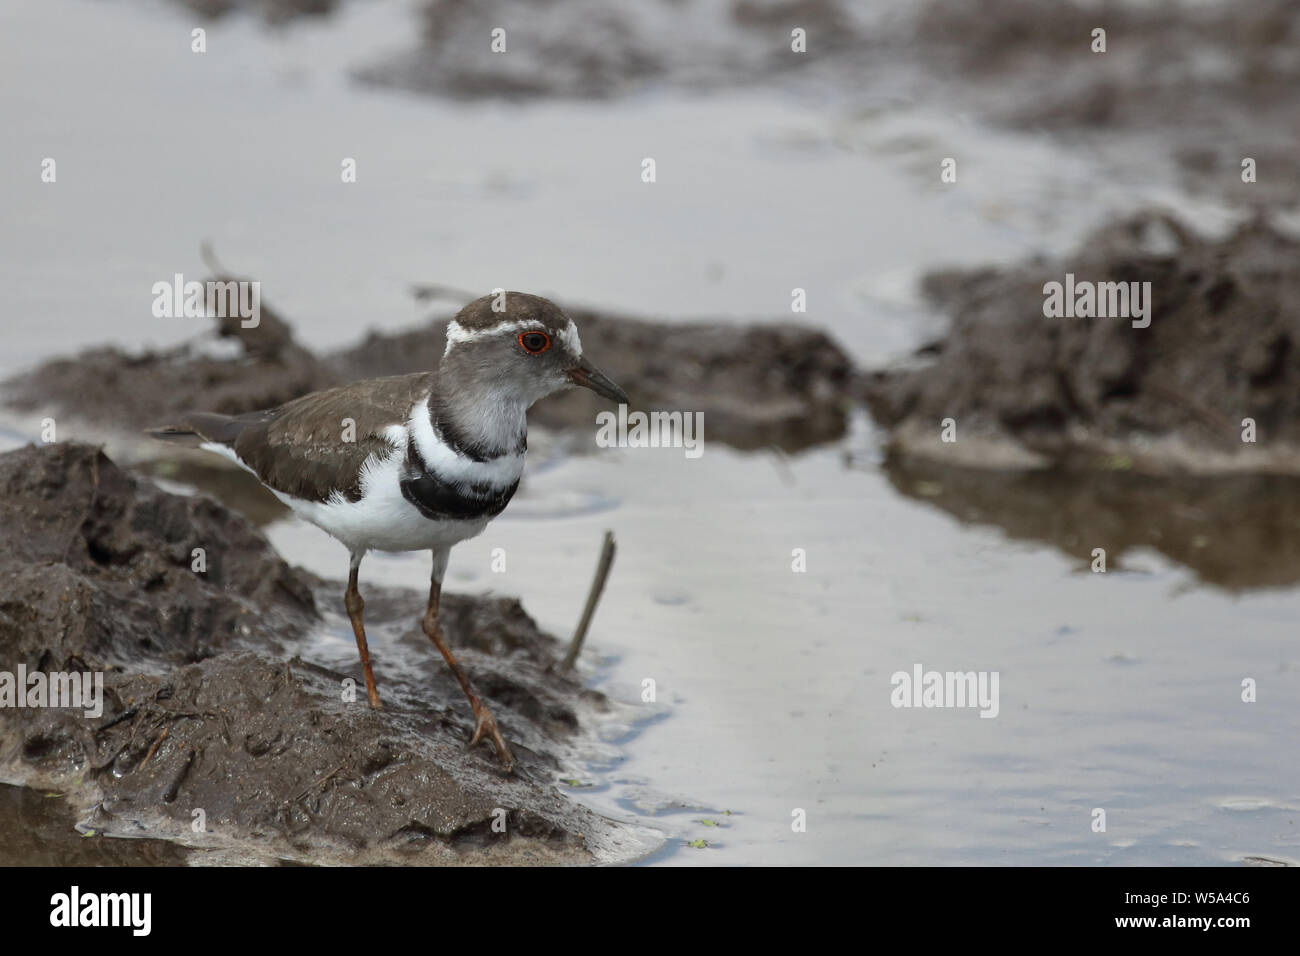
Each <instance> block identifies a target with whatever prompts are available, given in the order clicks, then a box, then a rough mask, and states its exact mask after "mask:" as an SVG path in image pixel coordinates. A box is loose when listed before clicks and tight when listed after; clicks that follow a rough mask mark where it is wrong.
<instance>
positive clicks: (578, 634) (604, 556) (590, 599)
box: [560, 531, 615, 672]
mask: <svg viewBox="0 0 1300 956" xmlns="http://www.w3.org/2000/svg"><path fill="white" fill-rule="evenodd" d="M614 551H615V548H614V532H612V531H606V532H605V543H604V544H603V545H602V546H601V549H600V563H599V564H597V565H596V577H595V579H594V580H593V581H592V582H591V591H590V592H589V593H588V594H587V606H586V607H584V608H583V609H582V619H581V620H580V621H579V622H578V629H577V630H576V631H574V632H573V640H572V641H571V642H570V643H569V652H568V653H567V654H565V655H564V661H563V663H561V664H560V670H561V671H562V672H563V671H568V670H571V669H572V668H573V662H574V661H576V660H577V659H578V654H579V653H581V652H582V642H583V641H584V640H586V639H587V628H588V627H590V626H591V619H592V617H593V616H595V613H596V604H597V603H599V601H600V595H601V592H602V591H604V590H605V580H606V579H607V578H608V577H609V569H610V568H611V567H613V566H614Z"/></svg>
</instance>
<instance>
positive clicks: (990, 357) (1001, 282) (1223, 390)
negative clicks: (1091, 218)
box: [867, 212, 1300, 474]
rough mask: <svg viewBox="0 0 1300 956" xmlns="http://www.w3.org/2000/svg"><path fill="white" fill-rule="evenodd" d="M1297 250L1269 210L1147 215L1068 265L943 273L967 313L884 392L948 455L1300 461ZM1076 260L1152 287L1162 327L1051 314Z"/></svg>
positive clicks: (925, 450)
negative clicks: (1244, 214)
mask: <svg viewBox="0 0 1300 956" xmlns="http://www.w3.org/2000/svg"><path fill="white" fill-rule="evenodd" d="M1298 254H1300V243H1298V242H1297V241H1296V240H1294V239H1292V238H1290V237H1287V236H1284V235H1282V234H1281V233H1279V232H1277V231H1275V230H1274V229H1273V228H1272V227H1270V226H1269V225H1268V224H1266V223H1265V222H1263V221H1260V220H1255V221H1252V222H1249V223H1247V224H1245V225H1243V226H1241V227H1240V228H1239V229H1237V230H1236V231H1235V232H1233V233H1232V234H1231V235H1229V236H1228V237H1227V238H1225V239H1224V240H1222V241H1213V240H1208V239H1204V238H1201V237H1198V236H1196V235H1194V234H1192V233H1191V232H1189V231H1188V230H1187V229H1185V228H1184V227H1183V226H1182V225H1180V224H1179V223H1178V222H1177V221H1175V220H1173V219H1171V218H1169V217H1168V216H1165V215H1163V214H1160V213H1154V212H1146V213H1141V214H1138V215H1136V216H1134V217H1131V218H1130V219H1127V220H1125V221H1122V222H1120V223H1117V224H1115V225H1113V226H1109V227H1106V228H1103V229H1102V230H1099V231H1098V232H1096V233H1095V234H1094V235H1092V236H1091V237H1089V238H1088V239H1087V240H1086V241H1085V242H1083V243H1082V245H1081V246H1080V247H1079V249H1078V250H1077V251H1076V252H1075V253H1074V254H1072V255H1070V256H1067V257H1065V258H1064V259H1062V260H1060V261H1043V260H1038V261H1032V262H1028V263H1025V264H1023V265H1020V266H1016V267H1012V268H1007V269H982V270H975V271H963V272H940V273H932V274H930V275H929V276H927V278H926V280H925V289H926V292H927V293H928V294H929V295H930V296H931V297H932V298H933V299H934V300H935V301H936V302H937V303H938V304H939V305H940V306H941V307H942V308H944V309H945V310H946V311H948V312H950V313H951V314H952V326H951V328H950V330H949V332H948V334H947V336H946V338H945V339H944V340H943V341H940V342H935V343H932V344H930V345H927V346H925V347H923V348H922V349H921V350H920V351H919V352H918V354H917V356H916V359H917V361H918V362H920V363H924V364H922V365H921V366H920V367H912V368H905V369H897V370H888V371H882V372H878V373H876V374H875V376H874V377H873V379H872V381H871V382H870V383H869V385H868V387H867V394H868V404H869V406H870V408H871V410H872V412H873V414H874V415H875V417H876V418H877V420H878V421H880V422H881V423H883V424H884V425H885V426H886V427H887V428H888V429H889V430H890V443H891V445H892V447H893V449H894V450H895V451H896V452H900V453H903V454H908V455H917V456H921V457H926V458H930V459H933V460H936V461H943V462H947V463H949V464H956V465H964V466H979V467H1038V466H1043V465H1047V464H1064V465H1068V466H1071V467H1083V468H1092V467H1102V468H1109V469H1121V470H1136V471H1143V472H1178V471H1188V472H1206V473H1212V472H1275V473H1290V474H1295V473H1300V354H1297V349H1296V344H1297V342H1300V305H1297V303H1298V302H1300V298H1298V296H1300V274H1298V273H1297V272H1296V270H1295V262H1296V261H1297V255H1298ZM1067 273H1070V274H1073V275H1074V276H1075V277H1076V281H1080V282H1082V281H1088V282H1097V283H1100V282H1122V283H1150V286H1149V289H1150V299H1151V313H1150V325H1149V327H1147V328H1135V327H1134V326H1133V320H1131V319H1130V318H1127V317H1118V318H1049V317H1046V316H1045V315H1044V300H1045V298H1046V295H1045V292H1044V285H1045V284H1046V283H1049V282H1059V283H1064V282H1065V280H1066V275H1067ZM947 418H951V419H953V420H954V421H955V433H956V441H954V442H944V441H942V440H941V434H940V431H941V424H940V423H941V422H942V421H943V420H944V419H947ZM1245 419H1251V420H1253V422H1254V423H1255V426H1254V431H1255V439H1256V440H1255V441H1254V442H1249V441H1243V434H1244V433H1247V429H1246V428H1245V427H1243V420H1245ZM1247 434H1248V433H1247Z"/></svg>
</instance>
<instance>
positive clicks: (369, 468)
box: [150, 290, 628, 773]
mask: <svg viewBox="0 0 1300 956" xmlns="http://www.w3.org/2000/svg"><path fill="white" fill-rule="evenodd" d="M574 386H581V387H585V388H589V389H591V390H592V391H594V392H596V393H597V394H598V395H601V396H603V397H605V398H607V399H610V400H612V401H614V402H617V403H619V404H622V405H626V404H628V396H627V394H626V393H625V392H624V391H623V389H621V388H619V386H617V385H616V384H614V382H612V381H611V380H610V379H609V378H608V376H606V375H605V374H604V373H602V372H601V371H600V370H599V369H597V368H596V367H595V366H594V365H592V364H591V362H590V361H588V360H587V358H586V357H585V356H584V355H583V353H582V342H581V340H580V339H579V337H578V329H577V327H576V326H575V325H574V322H573V320H572V319H571V318H570V317H569V316H568V315H567V314H565V312H564V311H563V310H562V309H561V308H560V307H559V306H557V305H556V304H555V303H554V302H551V301H550V300H549V299H545V298H542V297H541V296H536V295H530V294H527V293H523V292H503V291H500V290H498V291H495V292H493V293H490V294H488V295H485V296H482V297H480V298H477V299H475V300H474V301H472V302H470V303H469V304H468V305H466V306H465V307H464V308H462V309H461V310H460V311H459V312H458V313H457V314H456V316H455V317H454V318H453V319H452V320H451V321H450V322H449V323H448V325H447V341H446V348H445V351H444V352H443V356H442V359H441V361H440V362H439V364H438V367H437V369H436V370H434V371H429V372H417V373H413V374H408V375H396V376H389V377H386V378H376V379H368V380H365V381H361V382H355V383H353V384H350V385H343V386H340V387H336V388H329V389H325V390H322V391H318V392H312V393H310V394H308V395H304V396H302V397H300V398H296V399H293V400H292V401H289V402H286V403H284V404H283V405H279V406H276V407H274V408H268V409H263V410H260V411H254V412H248V413H245V414H240V415H223V414H218V413H215V412H193V413H190V414H186V415H182V416H181V417H180V419H179V421H178V423H177V424H174V425H167V426H164V427H161V428H156V429H152V430H150V434H151V435H152V436H153V437H155V438H157V439H160V440H162V441H167V442H172V443H179V444H184V445H188V446H191V447H198V448H202V449H204V450H207V451H210V452H214V453H216V454H219V455H222V456H224V457H226V458H229V459H231V460H232V461H234V462H235V463H236V464H237V465H239V466H240V467H242V468H244V469H246V470H247V471H250V472H252V473H253V475H254V476H255V477H256V478H257V479H258V480H259V481H260V482H261V483H262V484H263V485H265V486H266V487H267V488H268V489H270V491H271V492H272V493H273V494H274V495H275V496H276V497H277V498H279V499H280V500H281V501H282V502H283V503H284V504H286V505H287V506H288V507H289V508H290V509H292V511H293V512H294V513H295V514H297V515H298V516H299V517H301V518H304V519H306V520H307V521H309V522H311V523H312V524H314V525H316V526H317V527H319V528H321V529H322V530H323V531H325V532H326V533H327V534H329V535H330V536H331V537H333V538H335V539H336V540H338V541H339V542H340V543H342V544H343V545H344V547H346V548H347V551H348V555H349V562H348V583H347V589H346V591H345V592H344V596H343V604H344V608H345V609H346V610H347V614H348V619H349V620H350V622H351V624H352V631H353V634H354V636H355V637H356V642H357V652H358V654H359V655H360V657H361V667H362V671H363V673H364V674H365V681H366V694H367V697H368V699H369V703H370V706H371V707H372V708H374V709H375V710H382V709H383V704H382V701H381V700H380V697H379V691H378V689H377V687H376V684H375V676H374V671H373V668H372V664H371V659H370V650H369V647H368V645H367V643H366V632H365V622H364V618H363V609H364V607H365V602H364V601H363V600H362V597H361V592H360V589H359V588H358V583H357V582H358V571H359V569H360V567H361V561H362V559H363V558H364V557H365V555H366V554H367V552H369V551H424V550H427V551H429V552H431V554H432V556H433V569H432V574H431V576H430V583H429V599H428V604H427V606H426V609H425V613H424V616H423V618H422V619H421V622H420V623H421V627H422V628H423V630H424V633H425V634H426V635H427V636H428V637H429V639H430V640H431V641H432V642H433V644H434V646H435V647H437V649H438V651H439V652H440V653H441V654H442V656H443V659H444V660H445V661H446V662H447V666H448V667H449V668H450V669H451V672H452V674H453V675H454V676H455V678H456V680H457V682H458V683H459V684H460V687H461V690H462V691H463V692H464V694H465V696H466V698H468V700H469V704H470V708H471V710H472V711H473V714H474V718H475V726H474V733H473V736H472V737H471V738H470V743H469V745H470V746H471V747H473V746H474V745H476V744H478V743H479V742H480V741H482V740H488V741H490V742H491V744H492V746H493V748H494V749H495V751H496V754H497V756H498V758H499V760H500V762H501V764H502V765H503V766H504V768H505V770H506V772H507V773H509V772H511V771H513V769H514V764H515V759H514V755H513V754H512V753H511V751H510V747H509V746H508V745H507V743H506V741H505V738H504V737H503V736H502V735H501V731H500V728H499V727H498V726H497V723H496V720H495V719H494V718H493V716H492V714H491V712H490V711H489V710H488V708H487V706H486V705H485V704H484V703H483V701H482V699H481V698H480V697H479V695H478V693H477V692H476V691H475V690H474V686H473V684H472V683H471V681H470V679H469V675H468V674H467V673H466V672H465V669H464V668H463V667H462V666H461V665H460V663H459V662H458V661H457V660H456V658H455V656H454V655H453V654H452V652H451V649H450V648H449V647H448V646H447V643H446V640H445V639H444V637H443V633H442V628H441V627H440V625H439V621H438V604H439V599H440V597H441V594H442V581H443V577H444V575H445V573H446V570H447V563H448V560H449V557H450V553H451V548H452V547H453V546H454V545H456V544H458V543H460V542H461V541H465V540H467V539H469V538H473V537H474V536H476V535H478V534H480V533H481V532H482V531H483V529H484V528H485V527H487V524H488V522H490V521H491V520H492V519H493V518H495V517H496V516H497V515H499V514H500V513H501V512H502V511H503V510H504V509H505V507H506V505H507V504H509V503H510V499H511V498H512V497H513V495H514V493H515V490H516V489H517V488H518V487H519V480H520V477H521V475H522V474H523V468H524V457H525V454H526V452H527V448H528V424H527V415H526V413H527V411H528V409H529V407H530V406H532V405H533V403H535V402H537V401H538V400H540V399H542V398H545V397H546V396H547V395H550V394H552V393H554V392H557V391H560V390H563V389H566V388H571V387H574Z"/></svg>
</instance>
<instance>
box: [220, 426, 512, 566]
mask: <svg viewBox="0 0 1300 956" xmlns="http://www.w3.org/2000/svg"><path fill="white" fill-rule="evenodd" d="M202 447H203V448H205V449H206V450H208V451H214V452H216V453H217V454H219V455H221V456H222V457H224V458H228V459H230V460H231V461H233V462H235V464H237V465H239V466H240V467H241V468H243V469H244V470H245V471H247V472H249V473H253V474H255V473H254V472H253V470H252V469H251V468H249V467H248V466H247V465H246V464H244V463H243V462H242V461H240V460H239V458H238V456H236V455H235V453H234V452H232V451H231V450H230V449H229V448H226V447H225V446H224V445H218V444H216V443H215V442H205V443H204V444H203V446H202ZM401 467H402V454H401V452H399V451H398V450H397V449H394V450H393V453H392V454H390V455H388V456H386V457H384V458H382V459H380V458H377V457H375V456H372V457H371V458H370V460H369V461H368V462H367V463H366V471H365V474H364V475H363V476H362V479H361V492H362V494H361V498H360V499H358V500H357V501H348V500H347V499H346V498H344V497H342V496H341V495H336V496H335V497H334V498H333V499H331V500H330V501H307V500H305V499H303V498H295V497H293V496H292V495H286V494H284V493H283V492H280V491H276V490H275V489H274V488H271V487H269V486H267V490H268V491H270V492H271V494H273V495H275V496H276V497H277V498H279V499H280V500H281V501H282V502H284V504H285V505H287V506H288V507H289V508H291V509H292V510H293V512H294V514H296V515H298V516H299V517H300V518H303V519H305V520H307V521H310V522H311V523H312V524H314V525H316V527H318V528H320V529H321V530H322V531H324V532H326V533H327V534H329V535H330V536H331V537H334V538H336V539H338V540H339V541H341V542H342V543H343V545H344V546H345V547H346V548H347V549H348V550H349V551H350V552H352V553H354V554H356V553H360V552H364V551H438V550H444V549H446V548H450V547H451V546H452V545H453V544H456V543H457V542H460V541H464V540H466V539H467V538H473V537H474V536H476V535H478V534H480V533H481V532H482V531H483V529H484V528H486V527H487V524H488V522H489V521H490V520H492V519H491V518H473V519H470V520H459V519H445V520H444V519H439V520H437V521H434V520H431V519H429V518H426V517H425V516H424V515H422V514H420V512H419V510H418V509H417V508H416V507H415V506H414V505H413V504H411V503H410V502H409V501H407V500H406V498H405V497H403V495H402V488H401V485H400V483H399V481H400V477H401V476H400V471H401Z"/></svg>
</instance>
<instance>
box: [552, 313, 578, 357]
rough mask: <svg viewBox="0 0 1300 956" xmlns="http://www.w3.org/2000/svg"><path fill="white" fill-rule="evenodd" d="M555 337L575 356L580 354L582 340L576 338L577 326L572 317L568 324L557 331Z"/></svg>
mask: <svg viewBox="0 0 1300 956" xmlns="http://www.w3.org/2000/svg"><path fill="white" fill-rule="evenodd" d="M557 337H558V338H559V340H560V342H561V343H562V344H563V345H564V347H565V348H566V349H567V350H568V351H570V352H572V353H573V354H574V355H575V356H577V355H582V340H581V339H580V338H578V327H577V326H576V325H574V324H573V319H569V324H568V325H566V326H565V327H564V329H563V330H562V331H561V332H559V333H557Z"/></svg>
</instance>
